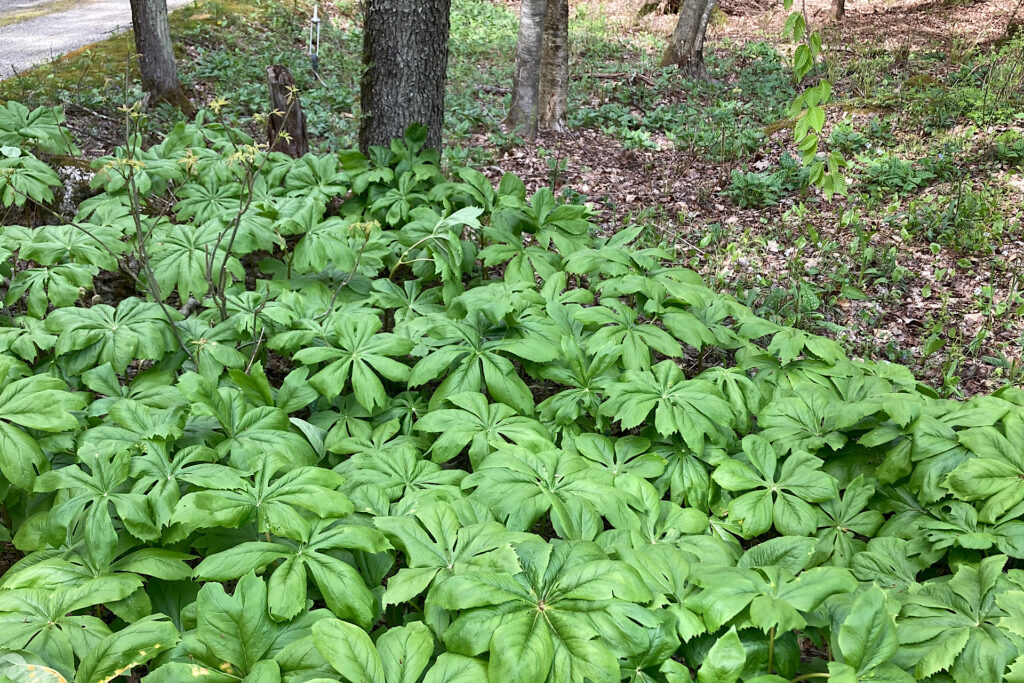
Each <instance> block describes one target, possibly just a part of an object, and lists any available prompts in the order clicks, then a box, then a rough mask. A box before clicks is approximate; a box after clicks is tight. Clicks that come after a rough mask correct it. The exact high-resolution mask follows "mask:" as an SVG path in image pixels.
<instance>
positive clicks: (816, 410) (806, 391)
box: [758, 382, 875, 453]
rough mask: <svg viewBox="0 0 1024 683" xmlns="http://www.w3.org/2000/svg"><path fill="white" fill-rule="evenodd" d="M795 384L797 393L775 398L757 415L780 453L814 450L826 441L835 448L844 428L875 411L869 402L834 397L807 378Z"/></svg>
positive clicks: (763, 431) (840, 444) (840, 443)
mask: <svg viewBox="0 0 1024 683" xmlns="http://www.w3.org/2000/svg"><path fill="white" fill-rule="evenodd" d="M799 387H800V388H799V389H798V391H799V393H797V394H795V395H792V396H785V397H777V398H775V399H774V400H772V401H771V402H770V403H769V404H768V405H766V406H765V407H764V408H763V409H762V411H761V413H760V414H759V415H758V424H759V426H760V427H761V434H762V435H763V436H764V437H765V438H766V439H768V440H769V441H771V442H772V444H774V445H775V447H776V449H777V450H778V451H779V452H780V453H788V452H790V451H797V450H806V451H809V452H815V451H817V450H818V449H820V448H821V447H822V446H826V445H827V446H829V447H830V448H832V450H839V449H840V448H842V447H843V446H844V445H845V444H846V441H847V437H846V435H845V433H844V432H845V431H846V430H848V429H849V428H850V427H852V426H853V425H855V424H856V423H857V422H859V421H860V420H861V419H863V418H864V417H866V416H867V415H869V414H871V413H873V412H875V407H874V406H872V405H870V404H865V405H853V406H851V405H850V404H847V403H845V402H843V401H837V400H836V397H835V395H834V394H832V393H831V392H829V391H828V390H827V389H824V388H822V387H820V386H817V385H813V384H810V383H808V382H803V383H801V384H800V385H799Z"/></svg>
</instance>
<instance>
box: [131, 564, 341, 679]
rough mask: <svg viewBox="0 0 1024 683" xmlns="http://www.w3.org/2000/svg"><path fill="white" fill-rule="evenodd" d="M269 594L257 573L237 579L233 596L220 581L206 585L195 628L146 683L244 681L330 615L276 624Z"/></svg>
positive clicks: (313, 613) (321, 613)
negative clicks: (270, 606) (196, 680)
mask: <svg viewBox="0 0 1024 683" xmlns="http://www.w3.org/2000/svg"><path fill="white" fill-rule="evenodd" d="M267 593H268V587H267V585H266V584H265V583H264V581H263V580H262V579H260V578H258V577H257V576H255V574H252V573H249V574H246V575H245V576H243V577H242V578H241V579H240V580H239V581H238V583H237V584H236V585H235V587H234V592H233V594H228V593H227V592H226V591H225V589H224V586H223V585H221V584H219V583H213V582H211V583H207V584H205V585H204V586H203V587H202V588H201V589H200V591H199V594H198V596H197V598H196V602H195V605H194V610H195V611H194V619H195V621H194V623H195V628H194V630H192V631H188V632H186V633H184V634H183V637H182V641H181V643H180V644H179V645H178V647H176V648H175V649H174V650H173V651H172V652H170V653H168V657H167V660H166V661H167V663H162V665H161V666H160V667H159V668H157V669H156V671H155V672H154V673H151V674H150V675H149V677H148V678H147V683H148V681H150V680H154V681H156V682H157V683H179V682H180V681H190V680H194V679H195V677H197V676H201V675H207V676H209V679H207V680H210V681H214V682H216V683H221V681H233V680H241V679H245V677H246V676H247V675H250V674H253V673H254V672H258V673H260V675H265V673H264V672H262V671H261V670H262V669H265V668H267V666H268V665H267V664H265V662H267V661H268V660H271V659H273V658H274V657H275V656H277V655H278V654H280V653H281V652H282V650H284V649H285V648H286V647H287V646H288V645H290V644H292V643H295V642H297V641H300V640H303V639H305V638H308V636H309V635H310V629H311V628H312V626H313V625H314V624H316V623H317V622H318V621H320V620H322V619H326V618H329V617H330V613H329V612H327V611H326V610H311V611H308V612H305V613H303V614H302V615H301V616H299V617H297V618H296V619H293V620H291V621H289V622H286V623H276V622H274V621H273V620H272V619H271V618H270V616H269V614H268V612H267ZM204 672H205V673H204ZM199 680H204V679H202V678H199ZM245 680H250V679H245ZM256 680H258V681H262V680H264V679H263V678H259V677H257V678H256ZM270 680H278V679H274V678H271V679H270Z"/></svg>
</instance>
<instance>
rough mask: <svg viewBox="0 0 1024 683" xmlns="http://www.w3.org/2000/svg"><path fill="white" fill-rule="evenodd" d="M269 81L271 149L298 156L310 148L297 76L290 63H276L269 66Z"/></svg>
mask: <svg viewBox="0 0 1024 683" xmlns="http://www.w3.org/2000/svg"><path fill="white" fill-rule="evenodd" d="M267 82H268V84H269V85H270V116H269V117H268V118H267V137H268V141H269V143H270V151H272V152H284V153H285V154H287V155H288V156H290V157H294V158H296V159H297V158H299V157H301V156H302V155H303V154H305V153H306V152H308V151H309V140H308V138H307V137H306V115H305V114H303V113H302V103H301V102H299V91H298V90H297V89H296V88H295V79H294V78H293V77H292V72H291V71H289V70H288V67H286V66H282V65H280V64H275V65H273V66H268V67H267Z"/></svg>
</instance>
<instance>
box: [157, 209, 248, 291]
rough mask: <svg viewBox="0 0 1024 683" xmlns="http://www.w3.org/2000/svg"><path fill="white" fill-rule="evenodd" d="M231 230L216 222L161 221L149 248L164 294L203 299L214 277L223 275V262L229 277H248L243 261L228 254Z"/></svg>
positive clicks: (158, 282) (158, 281)
mask: <svg viewBox="0 0 1024 683" xmlns="http://www.w3.org/2000/svg"><path fill="white" fill-rule="evenodd" d="M227 233H228V234H222V226H221V225H220V224H219V223H216V222H200V223H198V224H196V225H193V224H191V223H185V224H180V223H174V224H172V223H168V222H165V221H161V222H160V223H158V224H157V227H156V228H155V229H154V230H153V231H152V233H151V236H150V237H149V240H148V241H147V244H146V251H147V254H148V256H149V263H150V267H151V268H152V271H153V277H154V278H155V279H156V281H157V284H158V285H159V287H160V293H161V294H162V295H163V296H167V295H169V294H170V293H171V292H177V293H178V297H179V298H180V299H181V300H182V301H187V300H188V297H190V296H195V297H196V298H199V299H202V298H203V296H205V294H206V292H207V291H209V288H210V281H211V279H214V278H217V277H219V274H220V269H221V267H222V264H223V267H224V268H225V269H226V270H227V273H228V275H229V276H231V277H234V278H235V279H237V280H243V279H245V271H244V270H243V268H242V264H241V262H240V261H239V260H238V259H237V258H236V257H235V256H233V255H230V254H228V251H227V249H228V243H229V241H230V228H228V230H227ZM214 282H216V280H215V279H214ZM228 284H230V281H229V282H228Z"/></svg>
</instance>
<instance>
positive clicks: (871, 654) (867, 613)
mask: <svg viewBox="0 0 1024 683" xmlns="http://www.w3.org/2000/svg"><path fill="white" fill-rule="evenodd" d="M885 602H886V599H885V593H883V592H882V591H881V590H880V589H879V588H877V587H874V586H872V587H871V588H869V589H868V590H866V591H864V592H863V593H861V594H860V595H859V596H857V599H856V600H855V601H854V602H853V606H852V607H851V608H850V611H849V613H848V614H847V616H846V619H845V620H844V621H843V625H842V626H840V628H839V634H838V638H837V642H838V645H839V647H838V651H839V653H840V657H839V658H838V661H837V662H830V663H829V672H830V673H831V674H832V675H833V677H835V678H836V679H837V680H840V681H849V683H858V682H859V681H862V680H863V681H874V680H881V681H892V682H893V683H904V682H905V683H912V681H913V680H914V677H913V676H911V675H910V674H908V673H907V672H906V671H903V670H902V669H900V668H898V667H897V666H895V665H894V664H892V663H890V662H889V660H890V658H891V657H892V656H893V655H895V654H896V651H897V650H898V649H899V639H898V638H897V636H896V624H895V623H894V622H893V618H892V616H891V615H890V613H889V610H888V609H887V608H886V604H885Z"/></svg>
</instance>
